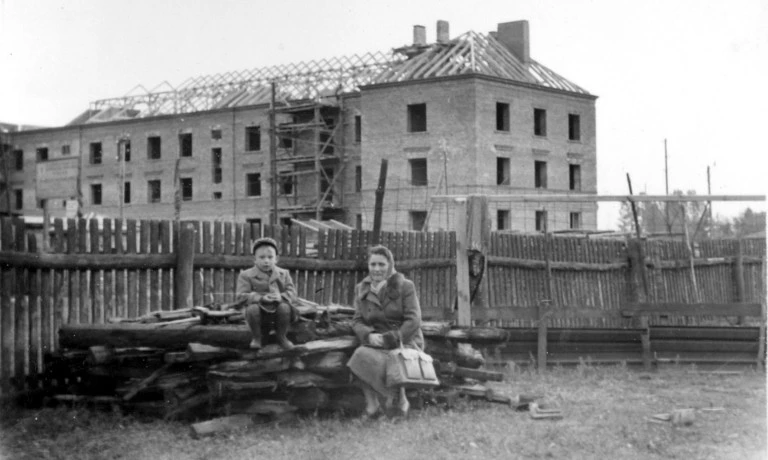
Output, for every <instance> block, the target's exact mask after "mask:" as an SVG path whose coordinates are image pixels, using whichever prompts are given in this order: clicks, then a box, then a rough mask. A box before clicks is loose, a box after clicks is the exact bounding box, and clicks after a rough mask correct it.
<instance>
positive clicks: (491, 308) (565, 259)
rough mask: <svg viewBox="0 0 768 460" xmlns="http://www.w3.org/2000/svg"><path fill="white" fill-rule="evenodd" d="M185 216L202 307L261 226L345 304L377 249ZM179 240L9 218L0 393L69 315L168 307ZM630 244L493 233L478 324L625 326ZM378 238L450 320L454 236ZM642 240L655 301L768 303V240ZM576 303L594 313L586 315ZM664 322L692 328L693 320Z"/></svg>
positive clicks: (118, 226) (1, 300)
mask: <svg viewBox="0 0 768 460" xmlns="http://www.w3.org/2000/svg"><path fill="white" fill-rule="evenodd" d="M182 225H192V226H193V227H194V228H195V229H196V239H195V245H194V246H195V250H194V252H195V254H194V262H193V266H194V270H193V279H192V284H193V303H194V304H195V305H205V304H209V303H228V302H231V301H233V300H234V295H235V294H234V291H235V284H236V279H237V275H238V273H239V271H240V270H241V269H244V268H247V267H250V266H251V265H252V257H251V255H250V254H249V249H250V243H251V241H253V240H254V239H255V238H257V237H258V236H261V235H262V234H263V235H266V236H272V237H274V238H275V239H276V240H277V241H278V243H279V244H280V246H281V251H280V253H281V255H280V265H281V266H283V267H284V268H287V269H288V270H290V272H291V275H292V277H293V279H294V282H295V284H296V286H297V290H298V294H299V295H300V296H301V297H303V298H306V299H308V300H311V301H314V302H317V303H320V304H330V303H336V304H344V305H350V304H352V301H353V294H354V286H355V284H356V283H357V282H359V281H360V280H361V279H362V278H363V277H364V276H365V274H366V272H367V265H366V250H367V248H368V247H369V246H371V245H372V244H373V234H372V232H369V231H357V230H320V231H312V230H309V229H306V228H301V227H299V226H293V227H291V228H281V227H266V228H264V229H261V228H258V227H255V226H252V225H250V224H243V223H228V222H182ZM178 235H179V228H178V226H177V225H176V224H175V223H174V222H168V221H135V220H125V221H120V220H118V219H114V220H113V219H104V220H101V221H97V220H88V221H86V220H82V219H80V220H76V219H67V220H61V219H56V220H54V222H53V226H52V228H51V230H50V238H48V239H47V240H48V241H45V242H44V241H43V239H42V238H41V235H40V232H39V231H38V232H31V231H29V230H28V229H27V228H26V227H25V226H24V224H23V222H22V221H21V220H11V219H8V218H3V219H1V220H0V342H1V343H2V350H0V391H2V392H4V393H5V392H7V391H9V389H10V388H11V382H12V381H13V382H15V383H14V385H15V386H16V387H17V388H21V387H24V386H27V387H30V386H32V387H34V386H35V385H36V383H35V382H34V377H35V376H36V375H37V374H38V373H39V372H40V370H41V369H42V366H43V358H44V356H45V354H46V353H47V352H49V351H53V350H55V349H56V347H57V340H56V337H57V331H58V329H59V327H60V326H61V325H62V324H72V323H103V322H106V321H108V320H109V318H111V317H123V318H132V317H137V316H141V315H144V314H147V313H148V312H150V311H155V310H170V309H173V308H174V305H175V304H176V303H177V302H176V301H177V299H176V298H175V294H174V284H175V283H176V277H175V270H176V261H177V254H176V247H175V245H176V242H177V241H178V239H179V238H178ZM631 241H632V240H623V239H618V240H617V239H594V238H586V237H583V236H581V237H576V236H554V237H553V236H551V235H549V236H543V235H524V234H514V233H508V232H492V233H491V234H490V241H489V244H488V248H489V250H488V254H487V257H486V259H487V260H485V263H486V265H485V270H484V273H483V274H484V276H483V278H482V279H481V280H480V282H479V284H478V283H475V285H477V286H479V288H478V289H477V290H476V291H477V297H476V299H475V303H476V306H475V307H473V310H472V319H473V320H475V322H476V324H478V325H481V324H482V325H493V326H500V327H532V326H533V325H534V324H535V321H532V320H531V318H530V315H528V314H527V313H526V314H520V315H517V314H516V313H517V312H522V311H523V310H525V309H526V308H528V309H530V308H531V307H535V306H537V305H539V303H540V302H541V301H542V300H543V299H550V300H551V304H552V305H554V306H556V307H557V308H559V309H560V310H568V309H570V310H571V311H572V313H573V314H572V315H570V317H568V318H562V319H554V320H552V321H550V323H549V324H550V326H551V327H626V326H627V320H626V319H623V318H622V317H621V309H622V306H623V305H625V304H627V303H631V302H636V301H637V298H638V297H637V290H638V286H637V279H636V277H634V276H633V275H632V272H631V267H630V259H631V257H630V254H629V252H628V247H629V246H631V245H630V244H628V243H629V242H631ZM379 242H380V243H381V244H384V245H386V246H388V247H389V248H390V249H392V251H393V253H394V255H395V259H396V265H397V269H398V271H401V272H403V273H404V274H405V275H406V276H408V277H409V278H410V279H412V280H413V281H414V282H415V284H416V286H417V289H418V296H419V299H420V302H421V305H422V312H423V315H424V317H425V318H429V319H453V318H455V314H456V313H455V305H456V302H457V301H456V299H457V270H456V252H457V236H456V233H455V232H435V233H429V232H391V233H389V232H383V233H382V234H381V236H380V240H379ZM639 244H640V245H642V247H643V253H644V254H645V262H644V263H645V265H647V266H648V267H649V268H648V270H647V272H648V295H647V299H646V301H647V302H654V303H669V302H678V303H696V302H701V301H704V300H706V301H710V302H721V303H726V302H758V303H763V304H764V303H765V290H766V286H765V263H764V259H765V254H766V248H765V241H760V240H750V241H745V242H741V243H739V242H738V241H708V242H703V243H701V245H700V247H699V248H698V252H699V253H698V254H696V257H694V258H693V259H691V258H690V257H689V256H690V255H689V254H688V251H687V249H686V246H685V245H684V244H683V243H681V242H672V241H666V242H662V241H641V242H639ZM43 246H46V247H43ZM691 264H693V266H694V268H695V270H694V272H693V275H694V276H691V269H690V267H691ZM694 280H695V281H696V282H695V283H694ZM475 281H477V280H475ZM582 309H590V310H592V311H593V312H594V311H598V313H600V315H598V317H595V316H594V314H593V315H592V316H591V317H589V318H586V317H579V314H580V311H581V310H582ZM489 312H501V313H502V314H500V315H496V316H493V315H490V314H489ZM603 313H604V315H603ZM603 316H604V317H603ZM534 319H535V318H534ZM664 320H665V319H664V318H659V321H664ZM705 320H706V318H705ZM666 321H669V322H670V324H677V323H679V324H694V323H691V322H690V321H691V320H690V319H686V318H669V319H666ZM696 321H699V320H698V319H697V320H696ZM676 322H677V323H676Z"/></svg>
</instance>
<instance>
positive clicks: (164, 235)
mask: <svg viewBox="0 0 768 460" xmlns="http://www.w3.org/2000/svg"><path fill="white" fill-rule="evenodd" d="M171 233H172V227H171V222H170V221H167V220H165V221H161V222H160V253H161V254H171V253H172V252H173V248H172V247H171ZM173 307H174V305H173V285H172V284H171V270H170V269H169V268H161V269H160V309H161V310H172V309H173Z"/></svg>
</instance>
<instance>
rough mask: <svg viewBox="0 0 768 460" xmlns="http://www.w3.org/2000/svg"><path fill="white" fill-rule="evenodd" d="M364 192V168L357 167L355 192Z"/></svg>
mask: <svg viewBox="0 0 768 460" xmlns="http://www.w3.org/2000/svg"><path fill="white" fill-rule="evenodd" d="M362 191H363V167H362V166H355V192H362Z"/></svg>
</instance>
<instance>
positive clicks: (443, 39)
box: [437, 20, 451, 43]
mask: <svg viewBox="0 0 768 460" xmlns="http://www.w3.org/2000/svg"><path fill="white" fill-rule="evenodd" d="M450 35H451V34H450V33H449V32H448V21H443V20H440V21H437V42H438V43H448V40H450V39H451V38H450Z"/></svg>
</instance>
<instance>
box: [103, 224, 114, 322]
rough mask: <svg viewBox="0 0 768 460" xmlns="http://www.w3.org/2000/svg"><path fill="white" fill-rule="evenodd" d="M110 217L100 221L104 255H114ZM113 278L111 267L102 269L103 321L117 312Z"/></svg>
mask: <svg viewBox="0 0 768 460" xmlns="http://www.w3.org/2000/svg"><path fill="white" fill-rule="evenodd" d="M112 223H113V220H112V219H104V220H103V221H102V225H103V227H104V228H103V229H102V249H103V252H104V254H106V255H114V254H115V252H116V251H114V249H113V245H112ZM113 279H114V271H113V270H112V269H106V270H104V271H103V280H104V288H103V289H104V297H103V308H102V311H103V314H104V317H103V319H102V320H103V321H105V320H106V318H109V317H111V316H117V312H116V311H115V299H114V286H113Z"/></svg>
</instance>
